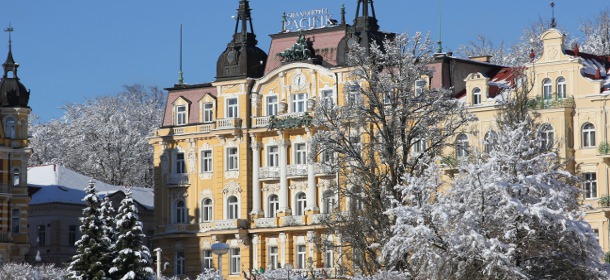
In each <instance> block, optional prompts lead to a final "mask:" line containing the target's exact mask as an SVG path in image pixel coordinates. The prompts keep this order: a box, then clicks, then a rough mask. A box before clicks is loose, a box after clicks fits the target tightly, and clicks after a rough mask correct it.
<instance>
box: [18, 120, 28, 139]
mask: <svg viewBox="0 0 610 280" xmlns="http://www.w3.org/2000/svg"><path fill="white" fill-rule="evenodd" d="M19 126H21V128H20V129H21V136H20V137H21V139H28V122H26V121H25V120H24V119H21V120H20V121H19Z"/></svg>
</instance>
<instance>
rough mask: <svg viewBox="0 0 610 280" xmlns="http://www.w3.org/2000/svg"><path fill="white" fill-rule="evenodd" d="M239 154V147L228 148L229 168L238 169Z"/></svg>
mask: <svg viewBox="0 0 610 280" xmlns="http://www.w3.org/2000/svg"><path fill="white" fill-rule="evenodd" d="M238 169H239V163H238V155H237V148H227V170H228V171H231V170H238Z"/></svg>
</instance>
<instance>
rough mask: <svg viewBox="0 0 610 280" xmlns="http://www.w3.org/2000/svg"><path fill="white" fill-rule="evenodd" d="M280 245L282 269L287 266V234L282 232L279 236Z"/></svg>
mask: <svg viewBox="0 0 610 280" xmlns="http://www.w3.org/2000/svg"><path fill="white" fill-rule="evenodd" d="M279 237H280V238H279V239H280V244H278V245H279V246H278V248H279V249H280V250H281V254H280V264H281V265H282V267H284V265H285V264H286V233H283V232H281V233H280V235H279Z"/></svg>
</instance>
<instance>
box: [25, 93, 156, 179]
mask: <svg viewBox="0 0 610 280" xmlns="http://www.w3.org/2000/svg"><path fill="white" fill-rule="evenodd" d="M163 96H164V94H163V92H162V91H161V90H160V89H158V88H156V87H151V88H148V89H147V88H145V87H144V86H142V85H131V86H125V90H124V91H123V92H120V93H119V94H117V95H112V96H101V97H96V98H93V99H88V100H86V101H85V102H84V103H82V104H66V105H65V106H64V108H63V109H64V111H65V113H64V116H63V117H62V118H61V120H51V121H49V122H46V123H38V124H34V125H33V126H32V127H31V129H30V130H31V133H32V141H31V146H32V148H33V149H34V154H33V156H32V158H31V160H30V163H29V164H30V165H36V164H46V163H58V164H62V165H64V166H66V167H68V168H71V169H73V170H75V171H77V172H79V173H82V174H85V175H88V176H91V177H94V178H98V179H99V180H101V181H104V182H107V183H110V184H113V185H126V186H152V147H151V146H150V145H149V144H148V142H147V139H148V136H150V135H152V133H153V131H154V130H155V129H156V128H157V127H158V126H159V125H160V123H161V117H162V116H163V109H164V102H165V100H164V97H163Z"/></svg>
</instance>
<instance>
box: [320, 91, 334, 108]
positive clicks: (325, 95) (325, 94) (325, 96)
mask: <svg viewBox="0 0 610 280" xmlns="http://www.w3.org/2000/svg"><path fill="white" fill-rule="evenodd" d="M333 95H334V94H333V91H332V90H331V89H325V90H322V94H321V96H322V98H321V99H322V102H321V104H320V105H322V106H323V107H324V108H327V109H331V108H332V107H334V106H335V100H334V97H333Z"/></svg>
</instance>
